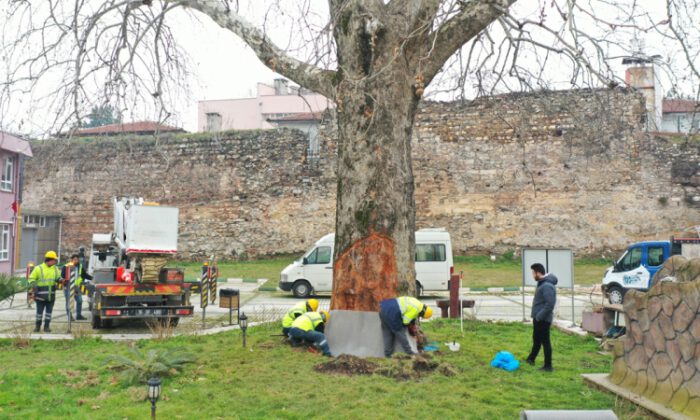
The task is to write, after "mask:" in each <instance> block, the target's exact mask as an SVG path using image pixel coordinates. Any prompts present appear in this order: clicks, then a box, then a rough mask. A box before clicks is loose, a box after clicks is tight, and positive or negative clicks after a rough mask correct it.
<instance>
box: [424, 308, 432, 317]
mask: <svg viewBox="0 0 700 420" xmlns="http://www.w3.org/2000/svg"><path fill="white" fill-rule="evenodd" d="M431 316H433V309H432V308H431V307H430V306H428V305H425V313H424V314H423V318H424V319H428V318H430V317H431Z"/></svg>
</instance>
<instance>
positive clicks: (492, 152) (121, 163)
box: [24, 90, 700, 258]
mask: <svg viewBox="0 0 700 420" xmlns="http://www.w3.org/2000/svg"><path fill="white" fill-rule="evenodd" d="M643 116H644V112H643V102H642V99H641V96H639V95H637V94H635V93H632V92H628V91H624V90H614V91H609V90H600V91H590V90H583V91H563V92H548V93H539V94H527V95H525V94H511V95H505V96H498V97H492V98H484V99H479V100H477V101H473V102H471V103H469V104H464V105H462V104H455V103H426V104H424V105H423V106H422V107H421V110H420V112H419V114H418V116H417V118H416V122H415V130H414V140H413V156H414V174H415V182H416V205H417V221H418V227H446V228H447V229H448V230H449V231H450V233H451V235H452V238H453V244H454V249H455V252H456V253H467V252H504V251H508V250H514V249H516V248H518V247H522V246H549V247H572V248H574V249H575V250H576V251H577V252H578V253H591V254H592V253H599V252H601V251H605V250H610V251H611V253H612V254H618V253H619V250H620V249H621V248H623V247H625V246H626V245H627V244H628V243H629V242H632V241H636V240H641V239H647V238H666V237H667V236H668V235H670V233H671V232H673V231H674V230H677V229H678V228H682V227H685V226H688V225H692V224H700V212H698V206H700V204H699V203H698V202H700V192H698V188H697V187H698V184H700V175H699V174H698V162H700V153H699V152H698V147H697V146H692V145H683V144H678V143H676V142H672V141H668V140H664V139H655V138H652V137H649V136H647V135H646V134H645V133H643V132H642V131H641V128H642V125H643V124H642V119H643ZM335 132H336V131H335V129H334V127H333V124H328V125H327V126H324V127H322V130H321V136H322V138H321V158H320V160H318V161H316V160H314V161H313V162H307V161H306V158H305V156H306V139H305V138H304V137H303V135H302V134H301V133H299V132H296V131H288V130H280V131H274V130H270V131H249V132H232V133H224V134H220V135H218V136H215V137H212V136H210V135H205V134H196V135H191V136H179V137H172V138H167V139H166V138H162V139H160V140H159V142H155V141H154V140H153V139H147V138H135V139H121V140H120V139H105V140H98V141H92V142H86V141H85V140H76V141H72V142H67V141H51V142H42V143H40V144H35V145H34V150H35V158H34V159H32V160H30V161H29V162H28V164H27V168H26V172H25V173H26V183H25V195H24V199H25V203H24V205H25V208H31V209H42V210H51V211H57V212H61V213H62V214H64V216H65V221H64V222H65V223H64V228H65V231H64V238H63V239H64V248H65V249H66V250H73V249H75V248H77V246H78V245H80V244H88V243H89V241H90V234H91V233H92V232H109V231H110V230H111V217H112V210H111V206H110V204H109V199H110V197H111V196H112V195H115V194H128V195H139V196H143V197H145V198H147V199H149V200H153V201H160V202H161V203H164V204H170V205H176V206H178V207H180V210H181V217H180V219H181V221H180V234H181V237H180V251H181V256H182V257H184V258H201V257H204V256H208V255H211V254H216V255H217V256H218V257H219V258H236V257H241V256H242V255H248V256H254V255H265V254H277V253H295V252H300V251H302V250H304V249H307V248H308V247H310V245H311V244H312V243H313V242H314V241H315V240H316V239H318V238H320V237H321V236H322V235H324V234H326V233H329V232H332V231H333V230H334V225H335V221H334V213H335V187H336V182H335V174H334V169H335V155H336V147H337V142H336V138H335Z"/></svg>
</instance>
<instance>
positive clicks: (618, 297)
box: [608, 286, 627, 305]
mask: <svg viewBox="0 0 700 420" xmlns="http://www.w3.org/2000/svg"><path fill="white" fill-rule="evenodd" d="M626 291H627V290H625V289H623V288H622V287H620V286H611V287H610V288H609V289H608V302H610V303H611V304H613V305H618V304H622V299H623V298H624V297H625V292H626Z"/></svg>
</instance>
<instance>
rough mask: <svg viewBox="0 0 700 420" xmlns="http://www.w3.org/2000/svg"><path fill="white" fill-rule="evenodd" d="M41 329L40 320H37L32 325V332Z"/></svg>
mask: <svg viewBox="0 0 700 420" xmlns="http://www.w3.org/2000/svg"><path fill="white" fill-rule="evenodd" d="M39 330H41V321H39V322H37V323H36V325H35V326H34V332H39Z"/></svg>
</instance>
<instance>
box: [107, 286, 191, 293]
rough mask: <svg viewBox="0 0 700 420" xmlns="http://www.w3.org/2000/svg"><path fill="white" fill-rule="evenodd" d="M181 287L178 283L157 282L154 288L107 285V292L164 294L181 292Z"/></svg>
mask: <svg viewBox="0 0 700 420" xmlns="http://www.w3.org/2000/svg"><path fill="white" fill-rule="evenodd" d="M180 291H181V287H180V285H177V284H156V285H155V288H154V289H153V290H136V289H135V287H134V286H107V290H106V294H109V295H162V294H168V293H180Z"/></svg>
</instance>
